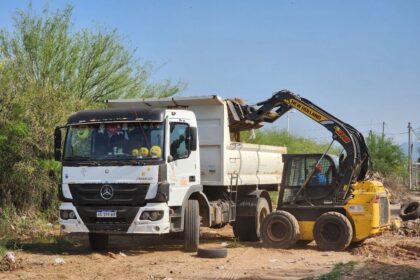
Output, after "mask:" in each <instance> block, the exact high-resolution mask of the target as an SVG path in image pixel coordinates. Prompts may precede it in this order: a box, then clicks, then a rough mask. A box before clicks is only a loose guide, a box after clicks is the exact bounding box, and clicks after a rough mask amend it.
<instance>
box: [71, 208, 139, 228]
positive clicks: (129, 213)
mask: <svg viewBox="0 0 420 280" xmlns="http://www.w3.org/2000/svg"><path fill="white" fill-rule="evenodd" d="M139 209H140V207H124V206H111V207H109V206H105V207H103V206H102V207H98V206H96V207H92V206H79V207H76V210H77V212H78V213H79V215H80V218H81V219H82V221H83V223H84V224H85V225H86V227H87V228H88V229H89V231H90V232H127V230H128V228H129V227H130V225H131V223H132V222H133V220H134V218H135V217H136V214H137V213H138V211H139ZM98 210H114V211H116V212H117V217H115V218H97V217H96V212H97V211H98Z"/></svg>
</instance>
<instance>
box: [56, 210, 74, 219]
mask: <svg viewBox="0 0 420 280" xmlns="http://www.w3.org/2000/svg"><path fill="white" fill-rule="evenodd" d="M60 218H61V219H63V220H68V219H76V213H74V212H73V211H72V210H60Z"/></svg>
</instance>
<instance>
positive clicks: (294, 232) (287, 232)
mask: <svg viewBox="0 0 420 280" xmlns="http://www.w3.org/2000/svg"><path fill="white" fill-rule="evenodd" d="M299 235H300V231H299V224H298V221H297V220H296V218H295V217H294V216H293V215H292V214H290V213H289V212H286V211H283V210H280V211H276V212H273V213H271V214H270V215H268V216H267V217H266V218H265V219H264V221H263V223H262V227H261V238H262V241H263V243H264V245H265V246H268V247H274V248H282V249H285V248H290V247H292V246H293V245H295V244H296V242H297V241H298V239H299Z"/></svg>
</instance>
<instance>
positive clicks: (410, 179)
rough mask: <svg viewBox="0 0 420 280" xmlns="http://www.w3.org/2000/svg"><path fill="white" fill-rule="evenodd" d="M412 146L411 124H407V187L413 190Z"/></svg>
mask: <svg viewBox="0 0 420 280" xmlns="http://www.w3.org/2000/svg"><path fill="white" fill-rule="evenodd" d="M412 161H413V145H412V144H411V123H410V122H409V123H408V186H409V188H410V190H412V188H413V182H412V181H413V180H412V175H413V174H412V173H413V172H412V169H413V162H412Z"/></svg>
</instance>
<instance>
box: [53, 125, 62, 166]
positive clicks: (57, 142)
mask: <svg viewBox="0 0 420 280" xmlns="http://www.w3.org/2000/svg"><path fill="white" fill-rule="evenodd" d="M54 159H55V160H57V161H61V128H60V127H56V128H55V130H54Z"/></svg>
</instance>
